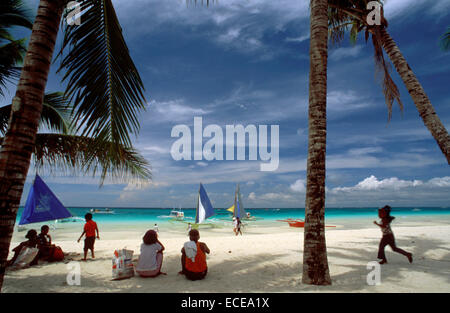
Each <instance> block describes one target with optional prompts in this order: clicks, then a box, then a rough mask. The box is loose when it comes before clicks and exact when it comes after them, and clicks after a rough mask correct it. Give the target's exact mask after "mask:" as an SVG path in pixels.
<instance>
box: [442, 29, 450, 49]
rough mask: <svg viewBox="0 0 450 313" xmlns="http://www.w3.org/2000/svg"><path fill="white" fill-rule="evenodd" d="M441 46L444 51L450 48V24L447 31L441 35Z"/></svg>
mask: <svg viewBox="0 0 450 313" xmlns="http://www.w3.org/2000/svg"><path fill="white" fill-rule="evenodd" d="M440 46H441V49H442V50H444V51H449V50H450V26H449V27H447V31H446V32H445V33H444V34H443V35H442V36H441V41H440Z"/></svg>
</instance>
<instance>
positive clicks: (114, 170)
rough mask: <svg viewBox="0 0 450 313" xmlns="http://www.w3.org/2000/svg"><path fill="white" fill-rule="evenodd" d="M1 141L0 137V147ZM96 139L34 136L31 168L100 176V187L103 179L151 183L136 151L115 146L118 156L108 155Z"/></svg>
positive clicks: (147, 168)
mask: <svg viewBox="0 0 450 313" xmlns="http://www.w3.org/2000/svg"><path fill="white" fill-rule="evenodd" d="M2 140H3V138H1V137H0V145H1V143H2ZM97 144H98V139H97V140H96V139H93V138H89V137H82V136H74V135H64V134H51V133H38V134H37V135H36V143H35V146H34V151H33V159H34V164H35V167H36V168H37V169H38V170H39V169H44V170H48V171H50V172H54V171H62V172H64V173H72V174H73V173H75V172H77V171H82V172H84V173H86V174H92V175H93V176H94V175H96V173H97V172H99V171H100V172H101V184H103V182H104V180H105V178H106V177H109V178H111V179H112V180H114V181H119V182H129V181H130V180H131V181H134V182H135V183H136V184H144V183H146V182H148V180H149V179H151V173H150V169H149V167H150V166H149V163H148V162H147V161H146V160H145V158H143V157H142V156H141V155H140V154H139V153H138V152H136V150H134V149H132V148H126V147H124V146H119V149H117V150H118V151H119V152H120V154H119V155H120V156H117V155H114V156H112V155H110V154H109V151H108V150H105V149H103V148H102V147H101V146H100V147H98V146H97V148H94V147H95V146H96V145H97Z"/></svg>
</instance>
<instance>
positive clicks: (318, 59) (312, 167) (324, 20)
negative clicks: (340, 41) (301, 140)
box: [302, 0, 331, 285]
mask: <svg viewBox="0 0 450 313" xmlns="http://www.w3.org/2000/svg"><path fill="white" fill-rule="evenodd" d="M327 9H328V4H327V0H311V17H310V28H311V39H310V51H309V56H310V68H309V109H308V123H309V126H308V164H307V178H306V199H305V230H304V247H303V275H302V281H303V283H305V284H314V285H330V284H331V278H330V273H329V269H328V260H327V250H326V243H325V154H326V136H327V116H326V114H327V113H326V109H327V58H328V47H327V43H328V11H327Z"/></svg>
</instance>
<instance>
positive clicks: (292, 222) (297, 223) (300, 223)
mask: <svg viewBox="0 0 450 313" xmlns="http://www.w3.org/2000/svg"><path fill="white" fill-rule="evenodd" d="M277 221H278V222H287V223H288V224H289V226H290V227H305V221H304V220H302V219H300V218H288V219H285V220H277Z"/></svg>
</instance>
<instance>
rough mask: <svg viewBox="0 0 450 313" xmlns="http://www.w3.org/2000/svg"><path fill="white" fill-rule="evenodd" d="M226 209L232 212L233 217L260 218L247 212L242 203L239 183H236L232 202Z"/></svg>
mask: <svg viewBox="0 0 450 313" xmlns="http://www.w3.org/2000/svg"><path fill="white" fill-rule="evenodd" d="M227 211H229V212H231V213H233V217H239V219H241V220H256V219H261V218H256V217H255V216H251V214H250V212H247V211H246V210H245V208H244V204H243V203H242V198H241V192H240V188H239V184H237V187H236V192H235V193H234V204H233V205H232V206H231V207H229V208H228V209H227Z"/></svg>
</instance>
